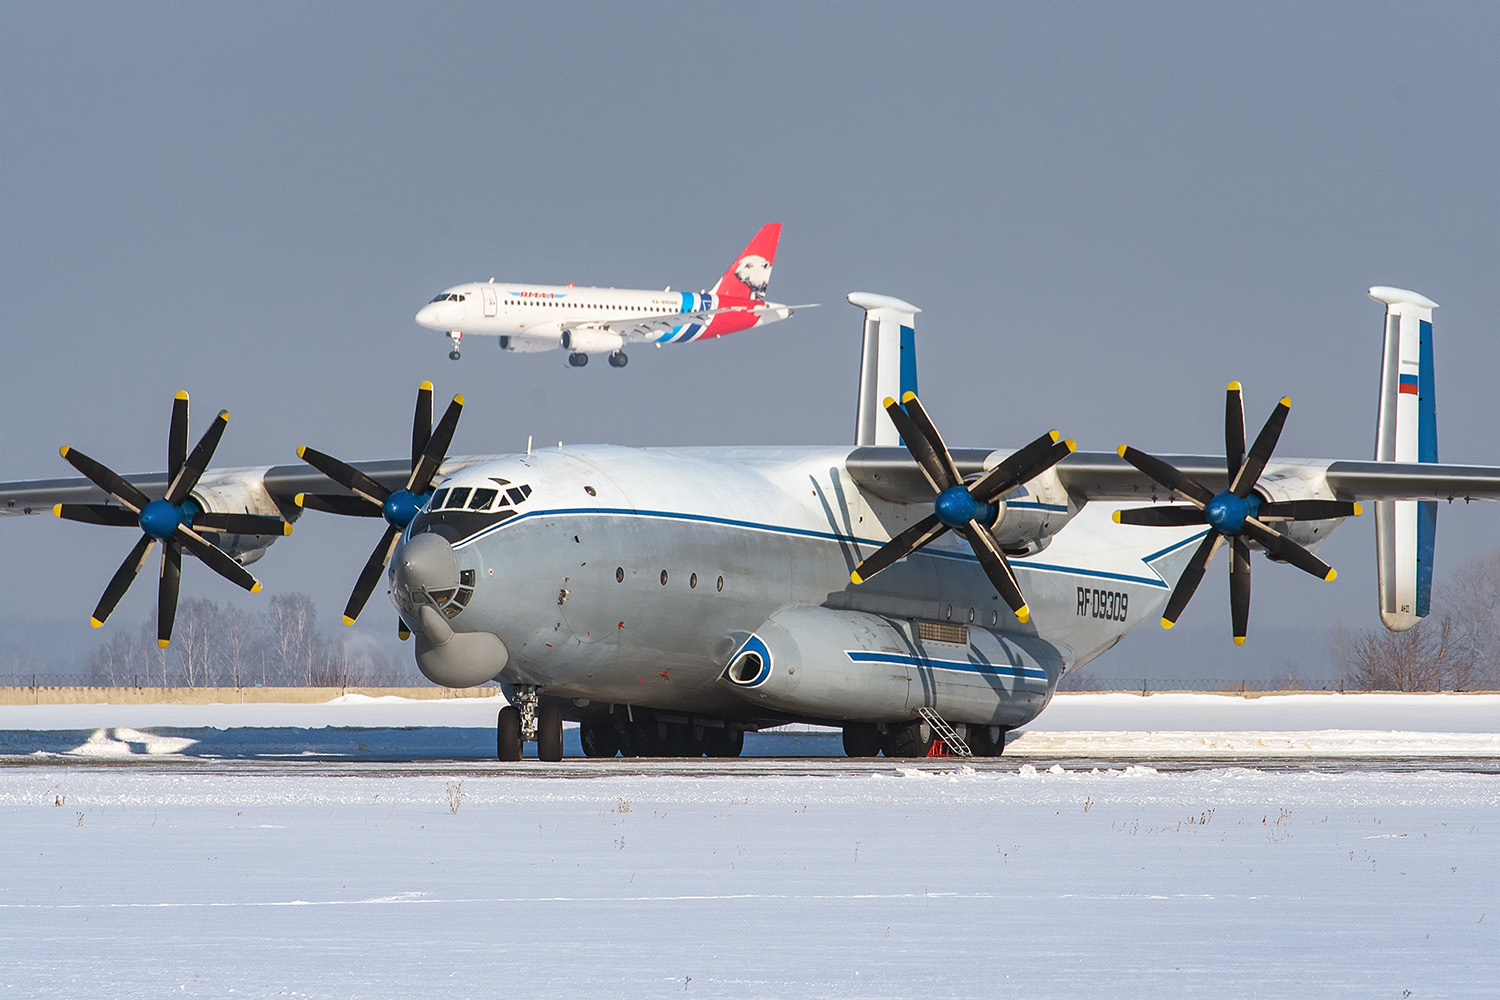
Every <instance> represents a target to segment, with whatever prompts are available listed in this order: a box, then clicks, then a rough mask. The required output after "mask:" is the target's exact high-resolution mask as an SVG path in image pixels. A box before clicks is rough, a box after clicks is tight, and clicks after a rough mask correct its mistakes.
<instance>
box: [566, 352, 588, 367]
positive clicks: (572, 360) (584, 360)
mask: <svg viewBox="0 0 1500 1000" xmlns="http://www.w3.org/2000/svg"><path fill="white" fill-rule="evenodd" d="M588 363H589V356H588V355H587V354H579V353H578V352H577V351H574V352H573V353H572V354H569V355H568V364H570V365H572V366H573V367H574V368H582V367H583V366H584V365H586V364H588Z"/></svg>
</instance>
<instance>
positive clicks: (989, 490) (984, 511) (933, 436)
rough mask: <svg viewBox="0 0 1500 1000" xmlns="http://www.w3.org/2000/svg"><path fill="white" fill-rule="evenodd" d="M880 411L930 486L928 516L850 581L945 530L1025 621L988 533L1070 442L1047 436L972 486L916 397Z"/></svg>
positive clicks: (1005, 563)
mask: <svg viewBox="0 0 1500 1000" xmlns="http://www.w3.org/2000/svg"><path fill="white" fill-rule="evenodd" d="M885 412H886V413H887V414H888V415H889V416H890V418H891V423H893V424H895V425H896V430H898V431H899V432H900V433H901V440H902V442H903V443H904V444H905V445H906V450H907V451H909V452H911V457H912V458H914V459H916V462H917V465H918V467H919V468H921V470H922V474H923V475H924V476H925V477H926V478H927V482H928V483H929V484H930V485H931V486H932V490H933V493H935V494H936V496H935V498H934V499H933V512H932V513H931V514H928V515H927V516H926V517H924V518H922V520H920V521H918V522H917V523H916V524H914V525H912V526H911V527H910V528H907V529H906V530H905V531H903V532H901V533H900V534H899V535H897V536H896V537H895V538H892V539H891V540H890V541H889V542H886V543H885V544H884V545H882V546H881V547H880V548H879V549H877V550H876V551H875V552H874V553H873V554H872V555H871V556H870V558H868V559H866V560H864V561H863V562H861V563H860V564H859V565H858V566H855V567H854V572H853V573H851V574H850V578H851V579H852V580H853V581H854V582H855V583H864V582H865V581H866V580H868V579H870V578H871V577H872V576H874V575H875V574H876V573H879V572H880V571H881V570H883V569H885V568H887V567H888V566H890V565H892V564H893V563H895V562H897V561H899V560H901V559H904V558H905V557H907V556H909V555H911V554H912V553H913V552H915V551H917V550H918V549H920V548H922V547H923V546H926V545H930V544H931V543H932V542H934V541H936V540H937V539H939V538H941V537H942V536H943V535H945V534H947V533H948V532H949V531H956V532H958V533H959V534H961V535H963V536H964V539H965V540H966V541H967V542H968V543H969V546H970V547H971V548H972V549H973V550H974V555H975V556H977V557H978V559H979V565H980V566H981V567H982V568H983V569H984V572H985V575H986V576H988V577H989V579H990V583H992V584H994V586H995V590H996V592H998V593H999V594H1000V596H1001V598H1003V599H1004V601H1005V603H1006V604H1008V605H1010V609H1011V610H1012V611H1014V612H1015V615H1016V618H1017V619H1018V620H1020V621H1023V622H1024V621H1026V620H1027V619H1028V618H1030V617H1031V611H1030V609H1029V608H1028V607H1027V606H1026V598H1025V597H1023V596H1022V595H1021V588H1020V586H1018V585H1017V583H1016V575H1015V573H1014V572H1012V571H1011V568H1010V562H1009V560H1007V559H1006V558H1005V553H1004V552H1002V551H1000V545H999V543H998V542H996V541H995V536H994V533H993V532H992V531H991V529H992V528H993V527H994V525H995V521H996V519H997V518H998V517H999V516H1000V511H999V506H998V504H997V502H996V501H998V500H999V499H1000V498H1001V497H1003V496H1005V494H1007V493H1009V492H1010V491H1011V490H1013V489H1015V488H1016V487H1017V486H1020V485H1021V484H1022V483H1025V482H1028V481H1030V480H1032V479H1035V478H1036V477H1037V476H1039V475H1041V474H1042V473H1043V472H1046V471H1047V470H1048V469H1050V468H1052V466H1054V465H1056V464H1057V463H1058V462H1060V461H1062V460H1063V459H1064V458H1066V457H1068V455H1070V454H1072V453H1073V449H1074V448H1076V447H1077V445H1076V444H1074V443H1073V442H1072V441H1061V440H1059V435H1058V433H1057V431H1048V432H1047V433H1046V434H1043V435H1042V436H1041V437H1039V438H1037V439H1036V440H1035V441H1033V442H1031V443H1030V444H1028V445H1026V446H1025V447H1024V448H1022V449H1020V450H1019V451H1017V452H1015V453H1013V454H1012V455H1010V456H1009V457H1008V458H1006V459H1005V460H1004V461H1002V462H1001V463H1000V464H999V465H996V466H995V467H994V468H993V469H990V470H989V471H988V472H986V473H985V474H984V475H982V476H980V477H979V478H978V479H976V480H975V481H974V482H972V483H969V484H967V485H966V484H965V483H964V481H963V477H962V476H960V475H959V474H958V466H957V465H955V464H954V462H953V456H952V455H951V454H949V452H948V446H947V445H945V444H943V439H942V437H941V435H939V434H938V431H937V427H935V426H934V425H933V423H932V420H931V418H930V417H928V416H927V411H926V410H925V409H924V408H923V407H922V403H921V400H919V399H917V396H916V393H911V392H908V393H907V394H906V395H905V396H903V397H902V400H901V402H900V403H897V402H896V401H895V400H894V399H890V398H887V399H886V401H885Z"/></svg>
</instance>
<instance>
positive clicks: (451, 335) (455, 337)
mask: <svg viewBox="0 0 1500 1000" xmlns="http://www.w3.org/2000/svg"><path fill="white" fill-rule="evenodd" d="M448 339H450V340H452V341H453V350H451V351H449V352H448V360H449V361H457V360H458V348H459V343H460V341H462V340H463V339H464V332H463V331H462V330H450V331H448Z"/></svg>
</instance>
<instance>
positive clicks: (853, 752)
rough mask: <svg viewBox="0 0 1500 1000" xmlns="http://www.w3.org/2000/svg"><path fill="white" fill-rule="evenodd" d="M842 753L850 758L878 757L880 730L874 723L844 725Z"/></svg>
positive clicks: (849, 723)
mask: <svg viewBox="0 0 1500 1000" xmlns="http://www.w3.org/2000/svg"><path fill="white" fill-rule="evenodd" d="M844 753H845V754H847V755H848V756H850V757H879V756H880V730H879V729H877V728H876V727H875V723H873V722H846V723H844Z"/></svg>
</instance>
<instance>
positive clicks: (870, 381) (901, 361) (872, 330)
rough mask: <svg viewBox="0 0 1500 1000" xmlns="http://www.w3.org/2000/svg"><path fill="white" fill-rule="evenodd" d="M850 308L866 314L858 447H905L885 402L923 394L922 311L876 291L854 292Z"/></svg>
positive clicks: (860, 368)
mask: <svg viewBox="0 0 1500 1000" xmlns="http://www.w3.org/2000/svg"><path fill="white" fill-rule="evenodd" d="M849 303H850V305H855V306H858V307H859V308H861V309H863V310H864V311H865V341H864V350H863V351H862V352H861V354H860V361H859V416H858V420H857V422H856V423H855V425H854V443H855V444H856V445H899V444H900V443H901V436H900V435H899V434H897V433H896V428H895V426H894V425H893V424H892V423H891V422H890V421H889V420H888V419H886V416H885V406H884V403H885V400H886V399H887V398H889V399H902V398H904V397H905V395H906V393H908V392H916V391H917V340H916V318H917V313H919V312H921V311H922V310H920V309H918V308H917V307H916V306H914V305H912V304H911V303H909V302H902V301H901V300H900V299H893V298H891V297H890V296H889V295H876V294H874V293H872V292H850V293H849Z"/></svg>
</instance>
